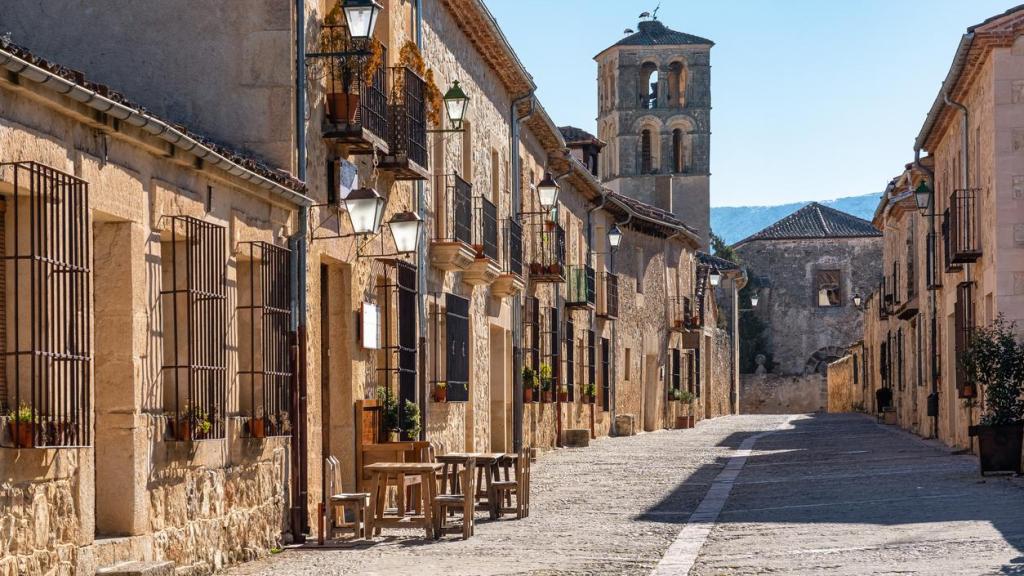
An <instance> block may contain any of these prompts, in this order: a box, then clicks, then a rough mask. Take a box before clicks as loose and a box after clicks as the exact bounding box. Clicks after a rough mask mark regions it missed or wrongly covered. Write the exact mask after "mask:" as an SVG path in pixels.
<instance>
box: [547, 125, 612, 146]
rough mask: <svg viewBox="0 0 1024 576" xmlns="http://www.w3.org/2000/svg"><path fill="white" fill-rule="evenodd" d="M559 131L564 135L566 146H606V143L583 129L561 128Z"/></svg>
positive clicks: (573, 127)
mask: <svg viewBox="0 0 1024 576" xmlns="http://www.w3.org/2000/svg"><path fill="white" fill-rule="evenodd" d="M558 131H559V132H561V133H562V138H564V139H565V143H566V144H596V145H598V146H604V142H602V141H601V140H600V139H598V137H597V136H594V135H593V134H591V133H590V132H587V131H586V130H584V129H583V128H577V127H575V126H559V127H558Z"/></svg>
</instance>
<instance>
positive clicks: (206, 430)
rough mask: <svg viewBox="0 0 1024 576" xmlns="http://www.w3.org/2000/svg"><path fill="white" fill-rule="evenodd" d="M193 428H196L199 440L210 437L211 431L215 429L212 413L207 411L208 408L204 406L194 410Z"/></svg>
mask: <svg viewBox="0 0 1024 576" xmlns="http://www.w3.org/2000/svg"><path fill="white" fill-rule="evenodd" d="M192 429H193V430H195V433H196V439H197V440H202V439H204V438H207V437H209V435H210V432H212V431H213V422H212V421H211V420H210V415H209V414H207V413H206V410H203V409H202V408H196V409H195V410H193V412H192Z"/></svg>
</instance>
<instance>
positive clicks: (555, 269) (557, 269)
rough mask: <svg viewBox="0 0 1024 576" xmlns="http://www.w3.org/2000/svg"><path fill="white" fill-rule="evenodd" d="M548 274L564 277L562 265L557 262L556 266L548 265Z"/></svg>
mask: <svg viewBox="0 0 1024 576" xmlns="http://www.w3.org/2000/svg"><path fill="white" fill-rule="evenodd" d="M548 274H551V275H554V276H561V275H562V265H561V264H559V263H557V262H556V263H554V264H548Z"/></svg>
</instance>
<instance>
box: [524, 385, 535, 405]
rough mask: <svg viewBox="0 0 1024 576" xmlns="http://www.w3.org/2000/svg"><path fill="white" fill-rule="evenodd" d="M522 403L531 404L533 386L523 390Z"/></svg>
mask: <svg viewBox="0 0 1024 576" xmlns="http://www.w3.org/2000/svg"><path fill="white" fill-rule="evenodd" d="M523 402H524V403H526V404H531V403H532V402H533V386H527V387H526V388H523Z"/></svg>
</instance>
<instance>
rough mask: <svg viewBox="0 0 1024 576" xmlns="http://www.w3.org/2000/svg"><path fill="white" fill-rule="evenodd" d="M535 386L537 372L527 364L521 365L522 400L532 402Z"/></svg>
mask: <svg viewBox="0 0 1024 576" xmlns="http://www.w3.org/2000/svg"><path fill="white" fill-rule="evenodd" d="M536 387H537V373H536V372H534V370H533V368H531V367H529V366H523V402H525V403H527V404H529V403H531V402H533V393H534V388H536Z"/></svg>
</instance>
